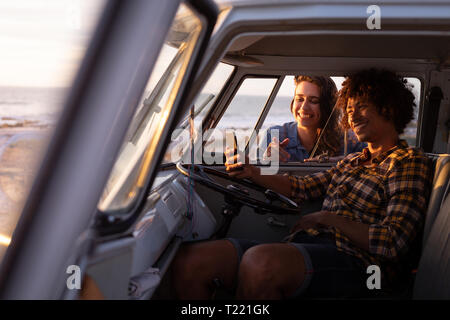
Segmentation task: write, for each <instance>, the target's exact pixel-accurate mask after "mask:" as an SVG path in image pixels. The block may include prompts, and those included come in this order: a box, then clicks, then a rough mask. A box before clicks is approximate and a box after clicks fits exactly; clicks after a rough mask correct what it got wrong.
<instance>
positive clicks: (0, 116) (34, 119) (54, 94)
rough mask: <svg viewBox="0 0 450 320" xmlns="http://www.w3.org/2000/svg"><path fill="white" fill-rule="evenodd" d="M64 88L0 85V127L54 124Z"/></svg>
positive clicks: (61, 102)
mask: <svg viewBox="0 0 450 320" xmlns="http://www.w3.org/2000/svg"><path fill="white" fill-rule="evenodd" d="M66 93H67V89H66V88H29V87H28V88H27V87H0V128H7V127H26V126H33V127H35V126H38V127H47V126H52V125H55V124H56V122H57V121H58V116H59V113H60V111H61V109H62V106H63V103H64V99H65V98H66Z"/></svg>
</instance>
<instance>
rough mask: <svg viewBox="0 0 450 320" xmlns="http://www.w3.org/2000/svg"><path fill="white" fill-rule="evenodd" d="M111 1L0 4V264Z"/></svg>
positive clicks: (8, 1)
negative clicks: (63, 108)
mask: <svg viewBox="0 0 450 320" xmlns="http://www.w3.org/2000/svg"><path fill="white" fill-rule="evenodd" d="M104 4H105V1H104V0H70V1H69V0H33V1H30V0H2V1H0V47H1V50H0V70H1V72H0V260H1V258H2V256H3V254H4V252H5V251H6V248H7V246H8V245H9V243H10V241H11V235H12V233H13V231H14V229H15V227H16V224H17V221H18V219H19V217H20V212H21V211H22V208H23V205H24V202H25V199H26V197H27V195H28V192H29V188H30V187H31V184H32V182H33V180H34V177H35V174H36V170H37V168H38V166H39V164H40V161H41V159H42V155H43V153H44V152H45V150H46V148H47V145H48V141H49V137H50V136H51V134H52V133H53V130H54V128H55V125H56V123H57V121H58V119H59V115H60V111H61V109H62V107H63V103H64V100H65V99H66V96H67V93H68V90H69V87H70V85H71V83H72V81H73V79H74V77H75V74H76V72H77V70H78V68H79V66H80V64H81V61H82V58H83V56H84V54H85V52H86V49H87V46H88V43H89V40H90V39H91V37H92V34H93V31H94V29H95V26H96V24H97V23H98V20H99V17H100V14H101V12H102V9H103V7H104Z"/></svg>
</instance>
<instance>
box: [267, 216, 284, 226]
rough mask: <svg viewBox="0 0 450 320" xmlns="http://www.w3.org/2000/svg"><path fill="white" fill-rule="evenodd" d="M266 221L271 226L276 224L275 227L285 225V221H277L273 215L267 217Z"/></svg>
mask: <svg viewBox="0 0 450 320" xmlns="http://www.w3.org/2000/svg"><path fill="white" fill-rule="evenodd" d="M267 223H268V224H269V225H271V226H277V227H283V228H284V227H286V223H284V222H281V221H278V220H277V219H275V218H274V217H268V218H267Z"/></svg>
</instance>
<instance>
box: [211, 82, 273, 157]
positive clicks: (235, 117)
mask: <svg viewBox="0 0 450 320" xmlns="http://www.w3.org/2000/svg"><path fill="white" fill-rule="evenodd" d="M276 81H277V78H246V79H244V80H243V82H242V83H241V86H240V87H239V89H238V91H237V93H236V94H235V96H234V97H233V100H232V101H231V103H230V104H229V106H228V108H227V109H226V111H225V113H224V114H223V116H222V117H221V119H220V120H219V123H218V124H217V126H216V128H215V129H214V130H213V133H211V134H210V136H209V138H208V139H207V140H206V143H205V146H204V155H205V156H206V158H204V160H205V162H206V163H207V164H213V163H212V162H213V160H211V159H210V160H211V161H208V159H207V158H208V155H209V154H215V152H219V153H220V152H223V151H224V148H225V144H227V145H229V146H231V145H232V142H233V141H234V137H233V135H234V136H235V137H236V142H237V147H238V148H239V149H240V150H244V149H245V147H246V145H247V143H248V142H249V140H250V137H251V136H252V134H253V132H254V130H253V129H254V127H255V125H256V123H257V121H258V119H259V116H260V115H261V113H262V111H263V109H264V106H265V105H266V102H267V100H268V98H269V96H270V94H271V92H272V90H273V87H274V85H275V83H276Z"/></svg>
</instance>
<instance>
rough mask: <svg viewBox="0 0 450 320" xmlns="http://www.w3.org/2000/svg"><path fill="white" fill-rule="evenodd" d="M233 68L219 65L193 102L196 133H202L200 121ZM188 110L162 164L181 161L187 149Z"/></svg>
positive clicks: (188, 135) (175, 131) (188, 136)
mask: <svg viewBox="0 0 450 320" xmlns="http://www.w3.org/2000/svg"><path fill="white" fill-rule="evenodd" d="M233 70H234V67H232V66H230V65H228V64H225V63H221V62H220V63H219V64H218V65H217V67H216V69H215V70H214V72H213V73H212V75H211V77H210V78H209V80H208V81H207V82H206V84H205V87H204V88H203V90H202V91H201V93H200V95H199V96H198V98H197V99H196V100H195V102H194V122H193V125H194V128H195V132H196V133H201V132H202V127H201V126H202V121H203V119H204V118H205V116H206V114H207V113H208V111H209V110H210V109H211V107H212V106H213V105H214V103H215V102H216V100H217V96H218V95H219V93H220V91H221V90H222V88H223V86H224V84H225V82H226V81H227V80H228V78H229V77H230V75H231V73H232V72H233ZM189 119H190V110H188V114H187V115H185V116H184V117H183V119H182V120H181V122H180V124H179V125H178V126H177V128H176V129H175V130H174V132H173V134H172V137H171V143H170V144H169V146H168V148H167V151H166V153H165V155H164V160H163V161H164V163H169V162H177V161H179V160H180V159H181V157H182V155H183V154H185V152H186V151H187V150H188V149H189V145H190V144H189V141H190V133H189V129H190V122H189ZM195 138H196V139H197V138H202V137H201V135H197V134H196V135H195Z"/></svg>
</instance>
